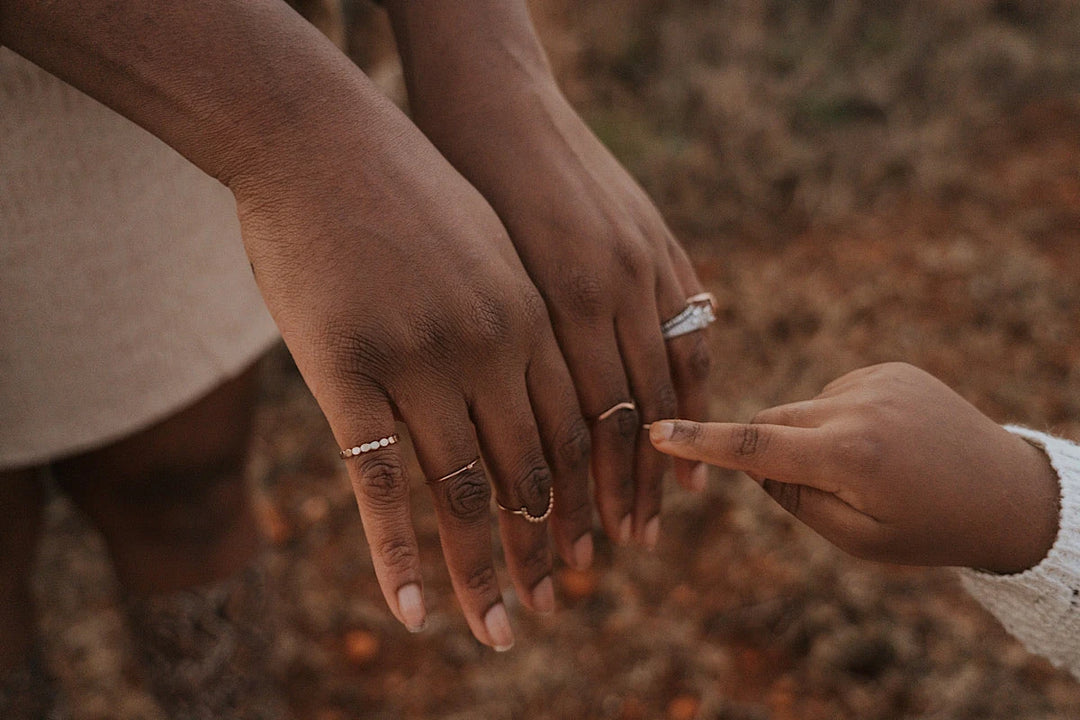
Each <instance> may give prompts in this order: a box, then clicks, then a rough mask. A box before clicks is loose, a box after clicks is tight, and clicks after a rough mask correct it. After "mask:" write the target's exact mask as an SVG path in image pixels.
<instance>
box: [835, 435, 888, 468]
mask: <svg viewBox="0 0 1080 720" xmlns="http://www.w3.org/2000/svg"><path fill="white" fill-rule="evenodd" d="M882 447H883V444H882V442H881V440H880V439H878V438H877V437H876V436H875V435H873V434H871V433H870V432H862V433H859V434H857V435H853V436H851V437H847V438H844V439H842V440H840V441H839V442H837V444H836V463H837V465H838V466H839V467H838V468H837V470H843V471H844V472H845V473H856V474H858V475H859V476H862V477H868V476H870V475H873V474H875V473H876V472H877V471H878V469H879V468H880V467H881V464H882V454H883V450H882Z"/></svg>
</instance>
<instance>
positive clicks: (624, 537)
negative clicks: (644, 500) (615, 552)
mask: <svg viewBox="0 0 1080 720" xmlns="http://www.w3.org/2000/svg"><path fill="white" fill-rule="evenodd" d="M631 525H633V521H632V520H631V519H630V514H629V513H627V514H626V516H625V517H624V518H623V519H622V520H621V521H620V522H619V544H620V545H625V544H627V543H628V542H630V532H631Z"/></svg>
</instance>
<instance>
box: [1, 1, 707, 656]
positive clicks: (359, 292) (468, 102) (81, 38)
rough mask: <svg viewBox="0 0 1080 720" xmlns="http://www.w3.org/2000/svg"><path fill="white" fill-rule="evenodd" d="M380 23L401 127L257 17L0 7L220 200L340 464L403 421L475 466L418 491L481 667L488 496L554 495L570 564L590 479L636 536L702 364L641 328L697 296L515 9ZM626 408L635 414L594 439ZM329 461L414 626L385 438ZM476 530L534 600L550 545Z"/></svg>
mask: <svg viewBox="0 0 1080 720" xmlns="http://www.w3.org/2000/svg"><path fill="white" fill-rule="evenodd" d="M388 6H389V7H388V10H389V11H390V12H391V16H392V19H393V23H394V27H395V31H396V33H397V35H398V38H399V43H400V45H401V47H402V48H403V58H404V60H405V65H406V68H407V73H408V76H409V81H410V101H411V102H412V104H413V105H414V106H415V107H416V108H417V115H418V121H419V123H420V126H421V128H420V129H418V128H417V127H416V126H415V125H414V124H413V123H411V122H410V121H409V120H408V119H407V118H405V117H404V116H403V115H402V114H401V113H400V112H399V111H397V110H396V108H394V107H393V106H392V105H391V104H390V103H389V102H387V101H386V100H385V98H382V97H381V96H380V95H379V94H378V92H376V91H375V89H374V88H373V87H372V86H371V84H370V83H369V82H368V81H367V79H366V78H365V77H364V76H363V74H362V73H360V72H359V70H358V69H357V68H356V67H355V66H353V65H352V64H351V63H350V62H349V61H348V60H347V59H346V58H345V57H344V56H343V55H341V54H340V52H338V51H337V50H336V48H334V47H333V46H332V45H331V44H330V43H329V42H327V41H326V40H325V39H324V38H322V37H321V36H319V35H318V33H317V32H315V31H314V30H313V29H311V28H310V27H308V26H307V25H305V24H304V23H303V22H302V21H301V20H300V18H299V17H297V16H296V15H295V14H293V13H292V12H291V11H290V10H289V9H288V8H286V7H285V6H284V5H283V4H281V3H279V2H275V1H273V0H254V1H251V2H227V3H220V2H212V1H211V0H197V1H195V2H190V3H182V4H175V3H146V2H136V1H135V0H98V1H97V2H94V3H81V4H80V3H60V4H46V5H43V4H41V3H36V2H30V1H29V0H2V1H0V41H2V42H3V43H4V44H5V45H6V46H9V47H11V48H12V49H14V50H15V51H17V52H19V53H20V54H22V55H24V56H26V57H28V58H30V59H31V60H33V61H34V62H36V63H37V64H39V65H41V66H42V67H44V68H45V69H47V70H49V71H50V72H53V73H54V74H56V75H58V76H59V77H61V78H63V79H65V80H67V81H68V82H70V83H72V84H73V85H75V86H76V87H79V88H80V89H82V90H83V91H84V92H87V93H88V94H90V95H91V96H93V97H96V98H97V99H99V100H101V101H103V102H105V103H106V104H107V105H109V106H111V107H112V108H114V109H116V110H117V111H118V112H120V113H121V114H123V115H125V116H127V117H128V118H130V119H132V120H134V121H135V122H137V123H138V124H140V125H142V126H143V127H145V128H146V129H148V130H150V131H151V132H152V133H154V134H156V135H157V136H158V137H160V138H162V139H163V140H165V141H166V142H168V143H169V144H170V145H172V146H173V147H174V148H176V149H177V150H178V151H179V152H180V153H181V154H183V155H184V156H185V157H187V158H188V159H189V160H191V161H192V162H193V163H195V164H196V165H197V166H198V167H200V168H201V169H203V170H204V171H206V172H207V173H208V174H210V175H212V176H213V177H215V178H217V179H219V180H220V181H221V182H223V183H224V184H226V185H227V186H228V187H229V189H230V190H232V192H233V194H234V196H235V197H236V201H237V208H238V212H239V216H240V221H241V228H242V233H243V238H244V244H245V247H246V249H247V252H248V255H249V258H250V260H251V263H252V267H253V270H254V272H255V276H256V279H257V281H258V283H259V287H260V289H261V291H262V293H263V296H264V298H265V299H266V302H267V305H268V307H269V308H270V311H271V313H272V314H273V316H274V318H275V320H276V322H277V324H278V326H279V327H280V329H281V331H282V335H283V337H284V338H285V341H286V343H287V344H288V345H289V348H290V350H291V351H292V354H293V356H294V358H295V359H296V362H297V366H298V367H299V368H300V371H301V373H302V374H303V375H304V378H305V380H306V382H307V384H308V386H309V387H310V388H311V390H312V392H313V394H314V395H315V398H316V400H317V401H318V402H319V404H320V406H321V407H322V409H323V411H324V413H325V414H326V417H327V419H328V420H329V422H330V426H331V428H332V430H333V433H334V436H335V438H336V439H337V441H338V443H339V444H340V446H341V447H352V446H354V445H357V444H359V443H361V442H364V441H367V440H371V439H376V438H380V437H385V436H387V435H390V434H391V433H393V432H394V429H395V424H394V423H395V421H398V420H400V421H404V422H405V424H406V425H407V426H408V427H409V431H410V434H411V436H412V439H413V444H414V447H415V448H416V451H417V455H418V457H419V460H420V463H421V466H422V468H423V471H424V475H425V476H426V478H428V479H435V478H440V477H442V476H444V475H446V474H447V473H450V472H452V471H455V470H457V469H458V468H461V467H463V466H465V465H466V464H468V463H469V462H470V461H472V460H473V459H474V458H476V457H477V456H482V457H483V459H484V463H483V464H478V465H477V466H475V467H474V468H473V469H472V470H470V471H469V472H465V473H462V474H460V475H457V476H455V477H454V478H453V479H452V480H448V481H447V482H445V483H439V484H437V485H434V486H433V493H434V498H435V505H436V510H437V514H438V518H439V523H440V533H441V535H442V538H443V549H444V556H445V560H446V563H447V567H448V568H449V571H450V576H451V578H452V581H453V583H454V587H455V589H456V591H457V595H458V598H459V600H460V604H461V607H462V609H463V611H464V614H465V617H466V619H467V621H468V623H469V625H470V628H471V629H472V631H473V633H474V635H476V637H477V638H478V639H479V640H480V641H481V642H484V643H485V644H488V645H491V646H493V647H496V648H500V649H505V648H507V647H509V646H510V644H512V642H513V635H512V632H511V630H510V627H509V622H508V619H507V616H506V612H505V609H504V608H503V605H502V601H501V590H500V588H499V586H498V583H497V580H496V573H495V568H494V564H493V560H492V548H491V541H490V532H489V523H490V513H489V508H490V499H491V496H492V495H493V494H494V496H495V498H496V499H497V500H498V502H499V503H500V504H502V505H504V506H507V507H511V508H521V507H524V508H527V510H528V511H529V513H530V514H533V515H541V514H542V513H543V512H544V510H545V508H546V506H547V499H548V496H549V492H550V491H551V489H552V488H553V487H554V491H555V495H556V497H557V498H558V500H557V502H556V505H555V512H554V514H553V516H552V518H551V523H550V526H551V527H550V533H551V538H552V539H553V541H554V546H555V548H556V550H557V551H558V552H559V553H560V554H561V555H562V557H563V558H564V559H565V560H566V562H568V563H570V564H571V565H574V566H577V567H585V566H587V565H588V564H589V563H590V562H591V559H592V540H591V513H592V500H591V499H590V496H589V491H588V488H589V471H590V467H591V468H592V471H593V475H594V477H595V484H596V489H597V491H596V496H595V502H596V505H597V507H598V509H599V511H600V515H601V518H602V519H603V523H604V527H605V529H606V530H607V531H608V532H609V533H610V534H612V535H613V536H614V537H616V538H617V539H618V540H620V541H623V542H626V541H629V540H630V539H631V538H632V537H635V536H636V537H637V538H638V540H639V541H641V542H643V543H644V544H646V545H652V544H655V542H656V537H657V534H658V532H659V520H658V517H657V513H658V512H659V498H660V487H661V483H660V481H661V478H662V475H663V472H664V469H665V461H664V460H663V458H662V456H661V455H659V454H658V453H656V452H655V451H653V450H652V449H651V448H650V447H649V445H648V443H646V442H645V436H644V433H643V432H642V431H641V423H642V422H643V421H649V420H653V419H656V418H659V417H662V416H665V415H670V414H673V413H674V412H676V411H678V412H680V413H683V414H685V415H686V416H688V417H700V416H701V414H702V412H703V410H704V408H703V406H702V404H701V402H702V401H701V400H700V399H699V398H701V397H703V395H704V393H703V392H702V389H703V383H704V374H705V373H706V372H707V369H708V355H707V353H706V352H705V350H704V345H703V344H702V343H701V342H700V339H699V338H698V339H695V338H692V337H691V338H680V339H679V340H677V341H674V342H672V343H670V344H669V345H667V346H665V344H664V343H663V340H662V338H661V337H660V333H659V324H660V320H661V319H663V318H667V317H670V316H672V315H674V314H676V313H677V312H678V311H679V310H680V309H681V308H682V307H683V305H684V304H685V299H686V298H687V297H688V296H690V295H693V294H696V293H697V292H698V291H700V286H699V285H698V283H697V280H696V279H695V278H694V276H693V273H692V271H691V270H690V267H689V263H687V262H686V258H685V255H684V254H683V253H682V250H681V249H680V248H679V247H678V245H677V244H676V243H675V241H674V240H673V239H672V238H671V235H670V233H669V232H668V231H667V229H666V228H665V227H664V226H663V223H662V221H661V220H660V219H659V216H658V215H657V213H656V211H655V209H654V208H652V206H651V204H650V203H649V202H648V200H647V199H646V198H645V197H644V195H643V194H642V193H641V191H640V189H639V188H637V186H636V185H635V184H634V183H633V182H632V181H631V180H630V179H629V177H628V176H627V175H626V174H625V172H624V171H622V170H621V168H619V167H618V165H617V164H616V163H615V162H614V160H612V159H611V157H610V155H608V154H607V152H606V151H605V150H604V149H603V148H602V147H601V146H600V144H599V143H598V142H597V141H596V140H595V138H593V137H592V136H591V134H589V133H588V131H587V130H586V129H585V128H584V125H582V124H581V122H580V120H579V119H578V118H577V117H576V115H574V113H573V112H572V111H571V110H570V109H569V107H568V106H567V105H566V102H565V100H564V99H563V98H562V97H561V95H560V94H559V93H558V91H557V88H555V85H554V82H553V80H552V79H551V74H550V68H549V67H548V65H547V62H546V59H545V58H544V56H543V52H542V50H541V49H540V47H539V44H538V43H537V42H536V38H535V34H534V32H533V30H532V26H531V23H530V22H529V19H528V15H527V13H526V11H525V6H524V3H523V2H493V1H492V2H477V3H466V4H462V3H457V2H451V1H450V0H423V1H418V2H409V3H404V2H391V3H388ZM223 68H227V69H228V71H227V72H223V71H222V69H223ZM478 68H482V72H478ZM436 71H438V72H436ZM421 78H424V79H425V80H424V81H423V82H422V81H421ZM477 78H480V80H479V81H477ZM427 79H435V80H436V82H432V83H430V84H426V82H427ZM466 89H470V91H469V92H466ZM472 90H475V92H472ZM500 99H506V102H505V103H502V102H500ZM537 107H540V108H542V111H541V112H539V113H537V112H533V110H534V109H535V108H537ZM465 120H468V121H469V122H464V121H465ZM470 123H471V124H473V125H482V126H486V127H488V128H489V129H490V133H489V136H488V137H489V139H490V142H491V148H487V147H486V146H485V143H484V142H483V138H481V137H480V136H477V135H474V134H471V133H469V132H467V126H468V125H470ZM455 128H456V129H457V130H460V132H458V131H457V130H455ZM421 129H422V130H423V131H424V132H426V133H427V135H428V136H430V138H431V139H432V140H434V144H433V143H432V142H431V141H430V140H429V139H428V137H426V136H425V134H424V133H422V132H421ZM440 151H441V152H440ZM481 151H483V153H484V154H483V156H482V158H480V161H479V162H477V161H476V158H478V157H480V156H479V153H481ZM523 168H531V171H530V172H529V173H526V172H524V171H523ZM583 189H584V192H583ZM541 190H542V191H543V192H540V191H541ZM567 268H573V272H572V273H567V272H566V269H567ZM568 276H570V277H569V280H568ZM630 399H633V400H635V401H636V402H637V404H638V408H637V410H636V411H635V412H623V413H620V414H619V415H618V416H617V418H616V419H612V420H609V421H605V422H603V423H601V422H595V417H596V416H597V415H598V414H599V413H600V412H602V411H603V410H604V409H606V408H608V407H611V406H612V405H614V404H616V403H618V402H622V401H626V400H630ZM347 466H348V469H349V474H350V478H351V480H352V483H353V487H354V489H355V492H356V497H357V502H358V506H359V508H360V513H361V517H362V519H363V522H364V527H365V531H366V534H367V536H368V540H369V544H370V547H371V551H372V555H373V558H374V565H375V570H376V576H377V578H378V581H379V583H380V586H381V588H382V590H383V593H384V595H385V597H386V599H387V603H388V605H389V606H390V608H391V610H392V611H393V612H394V614H395V615H396V616H397V617H398V618H399V619H400V620H401V621H402V622H403V623H404V624H405V625H406V626H408V627H410V628H412V629H418V628H420V627H422V626H423V623H424V618H425V614H426V611H425V609H424V605H423V599H422V589H421V588H422V578H421V577H420V569H419V567H420V566H419V556H418V549H417V543H416V538H415V534H414V532H413V529H412V524H411V521H410V518H409V508H408V504H407V497H408V493H407V492H406V488H407V485H408V483H409V482H410V479H409V478H408V477H407V476H406V472H405V467H406V464H405V462H404V460H403V458H402V457H401V455H400V446H389V447H387V448H383V449H380V450H379V451H377V452H374V453H369V454H365V455H362V456H360V457H356V458H352V459H350V460H348V461H347ZM677 470H678V473H679V476H680V478H681V479H682V480H683V482H684V483H686V484H688V485H691V486H700V484H701V483H702V481H703V477H702V472H703V468H698V469H696V470H695V469H694V465H693V464H691V463H681V464H679V465H678V466H677ZM499 523H500V531H501V536H502V542H503V546H504V549H505V555H506V558H507V570H508V574H509V576H510V578H511V580H512V582H513V583H514V585H515V588H516V590H517V593H518V596H519V597H520V598H521V600H522V602H523V603H524V604H525V605H526V606H527V607H530V608H532V609H534V610H537V611H541V612H546V611H550V610H552V609H554V594H553V590H552V586H551V580H550V574H551V569H552V557H551V552H550V550H549V543H550V542H551V541H550V540H549V528H548V527H547V526H546V525H545V524H539V525H534V524H530V523H527V522H525V521H524V520H523V519H522V518H521V517H519V516H516V515H511V514H509V513H502V512H500V513H499Z"/></svg>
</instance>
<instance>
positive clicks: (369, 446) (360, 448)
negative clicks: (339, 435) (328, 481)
mask: <svg viewBox="0 0 1080 720" xmlns="http://www.w3.org/2000/svg"><path fill="white" fill-rule="evenodd" d="M397 441H398V436H397V433H395V434H393V435H387V436H386V437H384V438H379V439H378V440H372V441H371V442H366V443H361V444H359V445H357V446H355V447H351V448H345V449H344V450H342V451H340V452H339V453H338V457H340V458H341V459H342V460H348V459H349V458H351V457H356V456H357V455H363V454H364V453H369V452H371V451H372V450H378V449H379V448H384V447H387V446H388V445H393V444H394V443H396V442H397Z"/></svg>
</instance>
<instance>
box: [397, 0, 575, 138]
mask: <svg viewBox="0 0 1080 720" xmlns="http://www.w3.org/2000/svg"><path fill="white" fill-rule="evenodd" d="M384 4H385V5H386V9H387V11H388V12H389V14H390V20H391V23H392V24H393V28H394V34H395V37H396V38H397V42H398V47H399V50H400V52H401V57H402V63H403V65H404V69H405V79H406V83H407V85H408V89H409V99H410V103H411V105H412V109H413V111H414V115H415V117H416V119H417V122H418V123H419V124H420V126H421V127H422V128H424V129H425V130H427V129H428V128H427V127H426V125H428V124H429V122H428V120H427V118H429V117H432V116H438V117H441V118H445V116H446V115H447V114H452V113H455V112H456V110H457V109H458V108H469V107H474V106H475V105H477V104H478V103H479V104H484V103H505V102H508V101H511V100H512V98H513V96H514V95H515V94H516V93H517V92H518V91H525V92H536V91H544V92H547V91H550V90H554V89H555V84H554V80H553V78H552V74H551V67H550V65H549V64H548V60H547V56H546V55H545V53H544V49H543V47H542V46H541V44H540V41H539V39H538V38H537V35H536V32H535V30H534V28H533V25H532V20H531V19H530V17H529V11H528V8H527V6H526V3H525V2H524V0H471V1H470V2H458V1H457V0H386V2H385V3H384Z"/></svg>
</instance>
